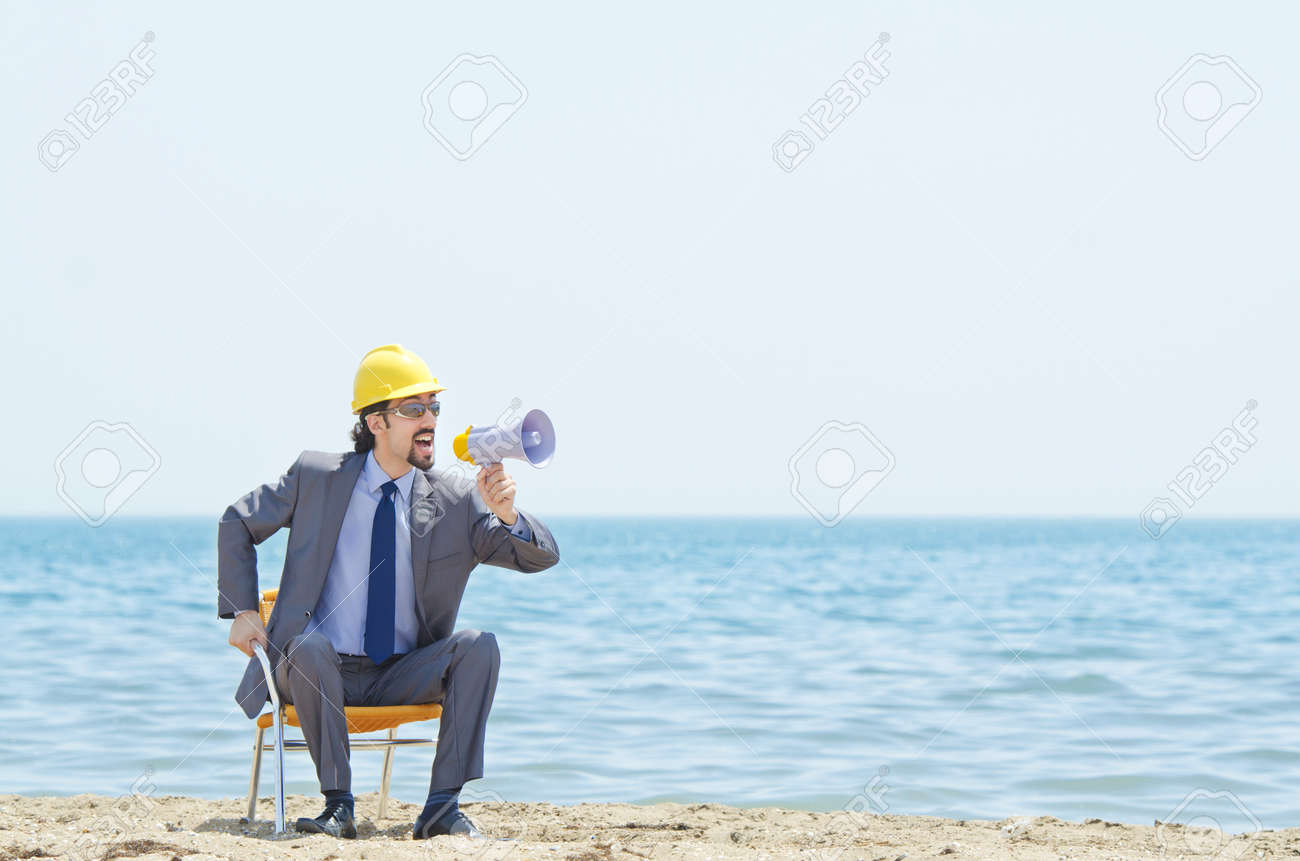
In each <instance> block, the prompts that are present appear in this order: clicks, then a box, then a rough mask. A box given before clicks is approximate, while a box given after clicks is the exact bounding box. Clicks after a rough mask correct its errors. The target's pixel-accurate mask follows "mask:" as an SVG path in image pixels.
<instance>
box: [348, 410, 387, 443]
mask: <svg viewBox="0 0 1300 861" xmlns="http://www.w3.org/2000/svg"><path fill="white" fill-rule="evenodd" d="M386 409H388V401H380V402H379V403H377V404H371V405H370V406H368V407H366V408H364V409H363V410H361V415H359V416H357V419H358V421H357V424H356V426H355V427H353V428H352V448H353V450H354V451H355V452H356V453H357V454H365V453H366V452H368V451H370V450H371V449H372V448H374V447H375V435H374V434H373V433H371V432H370V425H368V424H366V416H369V415H374V414H375V413H377V412H379V411H380V410H386ZM384 427H388V416H384Z"/></svg>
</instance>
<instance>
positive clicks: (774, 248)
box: [0, 2, 1300, 525]
mask: <svg viewBox="0 0 1300 861" xmlns="http://www.w3.org/2000/svg"><path fill="white" fill-rule="evenodd" d="M0 14H2V15H3V16H4V28H3V38H4V40H5V46H4V47H5V50H4V51H3V60H0V62H3V63H5V64H6V66H7V69H6V74H5V75H4V81H3V84H2V85H0V86H3V91H4V103H5V104H6V106H7V113H8V117H7V120H6V122H5V123H4V130H3V132H2V133H0V135H2V137H0V140H2V141H3V144H2V145H3V152H2V156H3V168H0V169H2V170H3V174H4V183H3V185H4V190H5V196H6V204H7V205H6V206H5V207H4V208H3V211H2V213H0V218H3V219H4V225H3V230H2V231H0V242H3V254H2V255H0V259H3V265H4V267H5V278H4V282H5V296H6V297H7V300H6V301H7V304H8V309H7V310H8V313H7V314H5V315H4V318H3V323H0V325H3V327H4V330H3V338H2V339H0V350H3V358H4V364H5V366H6V367H7V368H8V369H9V370H8V373H9V376H10V379H11V385H10V392H11V399H10V408H9V411H8V415H9V416H10V418H9V419H8V420H7V421H5V422H4V423H3V425H0V445H2V446H3V447H4V449H5V450H7V451H9V452H11V453H12V454H11V458H10V465H9V466H8V467H7V469H6V475H7V477H8V479H9V480H7V481H5V482H3V484H2V485H0V514H9V515H26V514H49V515H61V516H70V517H71V516H82V517H83V519H87V520H88V521H89V520H95V519H99V518H101V517H106V516H109V515H113V514H121V515H124V516H130V515H163V514H166V515H171V514H177V515H182V514H183V515H200V516H211V517H213V518H214V519H215V518H217V517H218V516H220V514H221V512H222V510H223V509H224V508H225V507H226V506H227V505H228V504H229V503H230V502H232V501H233V500H234V499H236V498H237V497H239V496H240V495H242V494H244V493H246V492H247V491H249V490H251V489H252V488H254V487H256V486H257V485H259V484H261V483H263V482H269V481H274V480H275V479H276V478H277V477H278V476H279V475H280V474H281V473H282V472H283V471H284V470H285V469H286V468H287V467H288V466H289V464H291V463H292V462H293V461H294V459H295V458H296V457H297V456H298V454H299V453H300V452H301V451H302V450H304V449H317V450H326V451H342V450H346V449H348V448H350V442H349V440H348V436H347V433H348V430H349V428H350V426H351V423H352V420H353V419H352V416H351V415H350V406H349V404H350V401H351V396H352V393H351V386H352V380H353V375H354V373H355V371H356V367H357V364H358V362H359V360H360V358H361V356H362V355H364V354H365V352H366V351H368V350H369V349H371V348H373V347H376V346H379V345H381V344H388V343H400V344H402V345H404V346H406V347H408V348H411V349H413V350H415V351H416V352H418V353H419V354H420V355H421V356H423V357H424V359H425V360H426V361H427V362H428V363H429V365H430V366H431V367H432V369H433V371H434V373H435V374H436V375H437V377H438V379H439V380H440V381H441V382H442V383H443V384H444V385H446V386H447V387H448V388H447V391H445V392H444V393H443V394H442V395H441V396H440V397H441V399H442V401H443V403H444V409H443V413H442V417H441V418H440V427H439V434H438V438H437V442H436V458H437V461H436V462H437V463H438V464H440V465H442V464H446V463H447V462H449V461H450V460H451V459H452V453H451V437H452V436H453V435H454V434H455V433H457V432H459V431H460V430H463V429H464V428H465V427H466V426H468V425H471V424H490V423H491V422H492V421H494V420H495V419H496V417H497V416H499V415H501V414H502V412H503V411H504V410H506V409H507V407H508V406H509V405H510V403H511V402H512V400H514V399H518V401H519V402H520V403H521V404H522V406H523V408H524V409H532V408H541V409H544V410H545V411H546V412H547V413H548V414H549V415H550V417H551V418H552V420H553V422H554V424H555V427H556V434H557V450H556V455H555V458H554V460H553V461H552V462H551V463H550V464H549V465H548V466H546V467H545V468H544V469H535V468H533V467H531V466H528V465H526V464H523V463H519V462H511V463H509V464H508V470H509V472H510V473H511V474H512V475H513V476H514V477H515V479H516V481H517V484H518V488H519V489H518V498H517V503H518V505H519V506H520V507H521V508H524V509H527V510H529V511H531V512H535V513H537V514H539V515H541V516H545V515H547V514H555V515H580V514H611V515H643V514H657V515H672V514H679V515H765V516H766V515H772V516H792V517H794V516H815V517H818V518H819V519H822V520H823V522H826V523H827V525H833V522H838V521H839V520H841V519H843V518H845V517H852V518H864V517H890V516H913V515H990V516H992V515H1026V516H1075V515H1086V516H1116V517H1134V518H1136V517H1138V516H1139V515H1140V513H1141V512H1143V511H1144V510H1146V509H1147V507H1149V505H1150V504H1151V503H1152V501H1153V500H1155V499H1159V498H1167V499H1170V500H1173V501H1174V502H1175V503H1176V504H1179V505H1180V507H1181V508H1182V509H1183V510H1184V513H1191V514H1194V516H1197V517H1210V516H1215V517H1217V516H1295V515H1297V514H1300V503H1297V500H1296V494H1295V486H1296V482H1295V478H1296V476H1297V475H1298V474H1300V455H1297V447H1296V446H1295V440H1296V439H1297V438H1300V408H1298V407H1297V400H1296V397H1295V384H1294V381H1293V379H1292V376H1293V374H1294V373H1295V370H1296V366H1297V361H1296V360H1297V357H1298V353H1297V344H1296V336H1295V334H1294V333H1295V326H1296V319H1297V316H1298V315H1300V299H1297V277H1296V262H1295V255H1294V253H1293V252H1288V251H1287V250H1286V249H1287V248H1294V242H1295V239H1294V234H1295V200H1296V196H1297V195H1296V192H1297V185H1300V182H1298V179H1300V174H1298V171H1297V163H1298V161H1297V159H1296V151H1297V150H1296V142H1297V140H1300V97H1298V96H1297V90H1296V87H1297V85H1298V83H1300V55H1297V53H1296V51H1295V49H1294V39H1293V33H1294V30H1295V26H1294V25H1295V24H1296V23H1297V20H1296V19H1297V17H1300V16H1298V14H1297V12H1296V11H1295V10H1294V9H1292V8H1290V7H1288V6H1285V5H1283V6H1276V5H1275V6H1266V5H1263V4H1234V5H1233V6H1232V7H1231V8H1228V7H1224V6H1222V5H1210V4H1198V3H1153V4H1139V5H1137V6H1134V5H1133V4H1121V3H1091V4H1076V5H1075V6H1074V7H1071V8H1064V7H1062V6H1060V5H1059V4H1029V3H1023V4H978V7H976V6H975V5H973V4H972V5H965V4H963V5H962V6H960V7H950V6H947V5H942V4H927V3H901V2H898V3H826V4H817V5H816V6H815V7H813V8H801V7H798V6H796V5H788V4H770V5H764V4H741V3H721V4H707V5H701V4H686V3H656V4H651V5H642V6H636V7H626V6H617V7H616V6H610V5H608V4H595V3H593V4H586V5H582V6H573V7H570V8H567V9H564V10H561V9H556V8H553V7H551V6H547V5H539V4H517V5H503V6H492V7H491V8H488V7H484V6H480V5H479V4H436V5H435V4H402V5H395V6H384V7H378V8H366V9H364V10H360V9H358V8H355V7H339V8H338V9H337V10H325V9H323V8H322V7H320V6H318V5H308V4H285V5H280V4H275V5H272V6H266V5H258V6H252V5H249V6H246V7H243V10H242V11H241V9H240V7H238V6H229V5H223V6H222V7H221V9H220V14H219V15H218V14H214V10H212V9H206V8H188V7H183V6H180V5H177V4H165V3H130V2H128V3H121V4H112V5H111V7H101V8H95V9H84V8H80V7H79V6H77V5H74V4H68V3H46V2H41V3H35V2H15V3H6V4H5V7H4V10H3V12H0ZM1198 57H1199V58H1200V59H1198ZM848 78H853V79H854V80H855V81H856V83H857V88H855V87H854V86H853V85H852V83H846V79H848ZM106 79H108V80H110V83H109V84H104V83H102V82H104V81H105V80H106ZM113 82H116V83H113ZM1161 92H1163V93H1164V102H1163V103H1164V104H1165V106H1166V107H1165V110H1164V112H1163V118H1162V116H1161V111H1160V110H1159V109H1158V104H1159V103H1160V102H1159V101H1158V98H1157V94H1158V93H1161ZM828 94H829V96H828ZM426 105H429V107H428V108H427V109H426ZM801 117H802V119H801ZM791 131H793V132H798V133H799V134H800V135H802V138H800V137H799V136H798V135H795V136H794V137H793V138H790V139H786V137H785V136H786V135H787V132H791ZM51 136H52V137H51ZM791 140H792V141H793V142H794V143H793V144H792V147H793V149H785V148H784V147H785V144H787V143H790V142H791ZM809 145H811V147H812V149H811V150H808V149H807V147H808V146H809ZM774 146H775V149H774ZM796 158H797V159H798V160H797V163H795V159H796ZM1234 422H1237V425H1238V427H1237V428H1236V429H1235V431H1233V430H1232V429H1233V423H1234ZM1225 432H1226V433H1228V436H1227V437H1224V436H1223V434H1224V433H1225ZM1233 433H1235V434H1236V435H1235V436H1234V435H1233ZM1243 434H1244V435H1243ZM1216 440H1220V441H1221V442H1220V445H1219V447H1218V448H1215V441H1216ZM1225 440H1226V441H1227V442H1224V441H1225ZM1233 441H1235V443H1236V444H1235V445H1230V444H1228V443H1229V442H1233ZM1207 452H1208V453H1207ZM1216 454H1217V456H1218V457H1219V459H1218V460H1216V459H1215V458H1216ZM1171 484H1173V485H1174V487H1173V488H1171V487H1170V485H1171ZM832 521H833V522H832Z"/></svg>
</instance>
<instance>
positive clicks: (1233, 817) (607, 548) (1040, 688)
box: [0, 516, 1300, 831]
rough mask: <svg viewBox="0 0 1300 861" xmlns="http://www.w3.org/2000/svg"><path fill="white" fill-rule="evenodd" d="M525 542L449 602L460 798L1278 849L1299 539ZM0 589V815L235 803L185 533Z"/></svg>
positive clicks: (301, 775) (661, 526) (1071, 530)
mask: <svg viewBox="0 0 1300 861" xmlns="http://www.w3.org/2000/svg"><path fill="white" fill-rule="evenodd" d="M546 521H547V524H548V526H549V527H550V528H551V530H552V532H553V534H554V535H555V538H556V541H557V542H558V544H559V547H560V554H561V561H560V562H559V563H558V564H557V565H555V566H554V567H553V568H551V569H549V570H547V571H545V572H542V573H537V574H522V573H518V572H514V571H510V570H506V569H502V568H496V567H491V566H487V565H480V566H478V567H477V568H476V569H475V570H474V572H473V574H472V575H471V578H470V582H469V587H468V589H467V591H466V593H465V596H464V601H463V603H462V605H461V610H460V616H459V621H458V623H457V627H458V628H477V629H480V630H485V631H491V632H493V633H494V634H495V635H496V638H497V641H498V643H499V645H500V648H501V653H502V666H501V674H500V680H499V684H498V688H497V692H496V699H495V703H494V706H493V709H492V713H491V717H490V721H489V725H488V736H487V749H486V774H485V776H484V778H483V779H481V780H477V781H472V782H471V783H470V784H468V785H467V786H466V787H465V790H464V791H463V794H462V799H463V800H467V801H473V800H497V799H502V800H507V801H547V802H551V803H555V804H573V803H577V802H614V801H621V802H633V803H639V804H648V803H654V802H659V801H675V802H683V803H696V802H715V803H722V804H729V805H738V806H744V807H758V806H780V807H789V808H799V809H807V810H817V811H836V810H846V811H857V812H864V811H865V812H876V813H897V814H925V815H934V816H947V817H956V818H979V819H1002V818H1006V817H1012V816H1038V815H1052V816H1056V817H1059V818H1061V819H1067V820H1075V821H1079V820H1083V819H1087V818H1100V819H1104V820H1108V821H1117V822H1128V823H1141V824H1151V823H1152V822H1153V821H1154V820H1160V821H1164V822H1177V821H1184V822H1192V821H1194V820H1195V821H1197V822H1200V823H1202V824H1204V823H1206V822H1209V823H1212V824H1218V825H1220V827H1222V828H1224V829H1225V830H1232V831H1251V830H1258V829H1261V828H1282V827H1290V826H1300V791H1298V790H1297V787H1300V661H1298V657H1300V633H1298V632H1300V626H1298V625H1297V620H1298V619H1300V521H1294V520H1203V519H1201V520H1198V519H1192V518H1183V519H1182V520H1181V521H1179V522H1177V523H1176V524H1173V525H1172V527H1170V528H1168V530H1167V531H1166V532H1165V533H1164V534H1163V535H1161V536H1160V537H1159V538H1158V539H1156V538H1152V537H1151V536H1150V535H1149V534H1148V533H1147V532H1146V531H1144V530H1143V528H1142V526H1141V524H1140V523H1139V522H1138V520H1137V519H1136V518H1133V519H1115V520H1108V519H1070V520H1052V519H981V518H965V519H852V518H851V519H847V520H844V521H841V522H840V523H838V524H837V525H835V526H833V527H826V526H823V525H822V524H821V523H820V522H818V521H816V520H814V519H812V518H810V517H805V518H784V519H778V518H773V519H764V518H655V517H607V518H588V517H582V518H577V517H555V518H547V519H546ZM284 548H285V541H284V534H283V533H282V534H280V535H277V536H275V537H273V538H271V539H270V540H268V541H267V542H266V543H264V544H263V545H261V546H260V547H259V548H258V550H259V567H260V579H261V583H260V585H261V586H262V587H263V588H269V587H271V586H274V585H276V583H277V580H278V578H279V572H280V568H281V565H282V563H283V557H284ZM0 571H3V578H0V615H3V618H4V619H5V620H6V622H5V625H4V631H5V639H6V642H7V644H8V645H7V650H8V652H9V657H8V659H7V660H6V661H5V662H4V675H3V694H0V793H20V794H31V795H38V794H74V793H84V792H93V793H102V794H107V795H114V796H116V795H124V794H127V793H130V792H132V791H133V789H134V791H138V790H139V787H140V786H142V785H145V786H148V787H149V791H150V792H153V793H156V794H158V795H193V796H199V797H204V798H237V797H242V796H244V795H245V794H246V792H247V786H248V779H249V767H250V755H251V748H252V742H253V733H254V730H253V724H252V722H251V721H249V720H248V718H246V717H245V716H244V714H243V713H242V712H241V711H240V710H239V709H238V708H237V707H236V705H235V701H234V690H235V686H236V683H237V682H238V680H239V677H240V674H241V673H242V671H243V669H244V666H245V663H246V658H244V657H243V655H241V654H240V653H238V652H237V651H236V650H234V649H233V648H231V647H230V646H229V645H227V642H226V638H227V635H228V633H229V622H227V621H222V620H220V619H218V617H217V600H216V521H215V518H201V519H196V518H131V517H125V516H119V517H115V518H113V519H111V520H109V521H108V522H107V523H105V524H104V525H102V526H100V527H98V528H91V527H89V526H87V525H85V524H83V523H82V522H81V521H80V520H78V519H75V518H72V517H67V518H24V519H14V518H10V519H4V520H0ZM289 732H290V734H291V737H292V736H293V735H294V734H296V730H290V731H289ZM436 733H437V725H436V724H433V723H430V724H425V725H413V726H408V727H406V728H404V734H407V735H416V736H420V735H424V736H432V735H436ZM432 758H433V748H412V749H406V750H400V751H398V753H397V756H396V760H395V765H394V774H393V783H392V787H393V789H392V791H393V794H394V796H396V797H397V798H399V799H402V800H404V801H411V802H420V801H422V800H423V798H424V795H425V793H426V792H427V790H428V780H429V771H430V764H431V762H432ZM352 760H353V763H354V784H353V789H354V791H355V792H357V793H362V792H371V791H374V790H376V789H377V788H378V786H379V774H380V763H381V760H382V754H380V753H377V752H373V751H355V752H354V753H353V755H352ZM273 774H274V769H273V766H272V761H271V759H270V756H269V755H268V758H267V760H266V764H265V766H264V768H263V772H262V775H263V776H262V783H261V787H260V789H261V794H262V795H264V796H265V795H269V794H270V793H271V791H272V779H273V777H272V776H273ZM287 785H288V789H289V791H290V792H294V793H315V792H317V791H318V789H319V787H318V785H317V784H316V781H315V775H314V771H313V768H312V764H311V761H310V758H309V756H308V755H307V754H306V753H303V752H294V751H290V752H289V753H288V754H287ZM262 812H263V815H269V813H270V811H269V808H267V807H263V808H262Z"/></svg>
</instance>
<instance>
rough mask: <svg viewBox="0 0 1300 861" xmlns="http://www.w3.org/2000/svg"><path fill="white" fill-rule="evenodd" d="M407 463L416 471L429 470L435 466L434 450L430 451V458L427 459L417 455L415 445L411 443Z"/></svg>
mask: <svg viewBox="0 0 1300 861" xmlns="http://www.w3.org/2000/svg"><path fill="white" fill-rule="evenodd" d="M406 462H407V463H409V464H410V465H411V466H413V467H415V468H416V469H420V470H427V469H429V468H430V467H432V466H433V449H432V448H430V449H429V457H428V458H427V459H426V458H425V457H423V456H422V455H419V454H416V453H415V443H411V450H410V451H408V452H407V453H406Z"/></svg>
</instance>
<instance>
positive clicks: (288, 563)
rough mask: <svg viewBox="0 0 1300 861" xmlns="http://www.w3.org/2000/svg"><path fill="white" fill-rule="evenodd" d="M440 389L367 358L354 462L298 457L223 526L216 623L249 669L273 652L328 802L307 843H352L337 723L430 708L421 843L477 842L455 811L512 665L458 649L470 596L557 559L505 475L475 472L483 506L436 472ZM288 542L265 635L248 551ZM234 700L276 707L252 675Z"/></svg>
mask: <svg viewBox="0 0 1300 861" xmlns="http://www.w3.org/2000/svg"><path fill="white" fill-rule="evenodd" d="M445 389H446V387H445V386H441V385H439V384H438V380H437V378H435V377H434V376H433V374H432V373H431V372H430V371H429V367H428V365H426V364H425V363H424V361H423V360H421V359H420V357H419V356H417V355H415V354H414V353H412V352H410V351H409V350H405V349H403V348H402V347H401V346H399V345H397V344H389V345H387V346H384V347H379V348H377V349H374V350H371V351H370V352H369V353H367V354H366V356H365V358H364V359H362V361H361V367H360V368H359V369H358V370H357V375H356V379H355V381H354V389H353V392H354V398H353V402H352V412H353V414H354V415H359V421H358V423H357V425H356V427H355V428H354V429H353V431H352V438H353V442H354V449H355V451H353V452H351V453H347V454H326V453H323V452H311V451H308V452H303V453H302V455H300V456H299V458H298V460H297V461H296V462H295V463H294V464H293V466H291V467H289V471H288V472H286V473H285V474H284V475H283V476H281V478H280V480H279V481H278V482H277V483H275V484H265V485H262V486H261V487H259V488H257V489H256V490H254V491H252V492H251V493H249V494H248V495H247V496H244V497H242V498H241V499H239V500H238V501H236V502H235V503H234V504H233V505H231V506H230V507H229V508H227V509H226V512H225V514H223V515H222V517H221V523H220V526H219V528H218V537H217V544H218V557H217V568H218V575H217V576H218V583H217V586H218V614H219V615H220V617H221V618H223V619H233V620H234V621H233V622H232V623H231V626H230V643H231V645H233V646H235V647H236V648H238V649H239V650H240V651H242V652H244V653H245V654H247V655H249V656H252V654H253V644H254V643H255V642H257V643H261V644H263V646H264V647H266V649H267V654H268V655H269V656H270V658H271V662H272V666H273V668H274V670H275V682H276V688H277V689H278V691H279V694H280V697H281V699H282V700H284V701H286V702H289V703H292V704H293V705H294V707H295V709H296V710H297V712H298V716H299V721H300V723H301V725H302V730H303V735H304V737H305V738H306V740H307V747H308V749H309V750H310V751H311V756H312V760H313V761H314V762H315V764H316V775H317V777H318V778H319V779H320V786H321V792H322V793H323V794H324V796H325V809H324V811H323V812H322V813H321V814H320V815H319V816H317V817H316V818H315V819H305V818H304V819H299V820H298V822H297V825H296V828H297V830H299V831H306V832H323V833H327V834H331V835H334V836H335V837H347V838H352V837H356V825H355V819H354V815H353V800H352V791H351V789H352V785H351V784H352V772H351V768H350V765H349V761H348V755H349V747H348V734H347V723H346V721H345V719H344V713H343V708H344V706H349V705H359V706H360V705H364V706H386V705H407V704H416V703H432V702H437V703H441V704H442V723H441V726H440V731H439V733H438V746H437V752H436V754H435V755H434V760H433V769H432V776H431V780H430V784H429V796H428V799H427V801H426V803H425V807H424V810H423V811H422V812H421V813H420V815H419V817H417V819H416V821H415V825H414V827H413V836H414V837H415V838H417V839H420V838H425V837H432V836H434V835H439V834H463V835H467V836H470V837H482V836H483V835H482V834H481V833H479V831H478V829H477V828H475V826H474V824H473V823H472V822H470V820H469V819H468V818H467V817H466V816H465V814H464V813H463V812H461V811H460V809H459V807H458V806H457V796H458V793H459V792H460V789H461V786H462V785H463V784H464V783H465V782H466V781H469V780H473V779H475V778H478V777H482V776H483V744H484V737H485V732H486V729H487V719H488V712H489V711H490V710H491V708H492V698H493V695H494V694H495V692H496V684H497V673H498V670H499V667H500V661H501V658H500V653H499V651H498V649H497V643H496V639H495V638H494V637H493V635H492V634H490V633H488V632H485V631H473V630H461V631H455V632H454V633H453V629H454V627H455V623H456V615H457V613H458V612H459V610H460V601H461V596H462V595H463V594H464V591H465V585H466V582H467V581H468V579H469V574H470V571H471V570H473V568H474V566H475V565H476V564H477V563H479V562H484V563H486V564H488V565H497V566H500V567H502V568H511V569H514V570H516V571H524V572H535V571H543V570H545V569H547V568H550V567H551V566H552V565H554V564H555V563H556V562H557V561H558V560H559V558H560V557H559V548H558V547H557V546H556V544H555V539H554V537H552V535H551V533H550V531H549V530H548V529H547V528H546V526H545V525H544V524H543V523H542V522H541V521H540V520H538V519H537V518H536V517H535V516H533V515H531V514H528V513H527V512H524V511H521V510H519V509H517V508H515V483H514V481H513V480H512V479H511V478H510V476H509V475H508V474H507V473H506V472H505V470H504V468H503V467H502V465H501V464H500V463H495V464H491V465H489V466H486V467H483V468H481V469H480V470H479V473H478V479H477V485H478V486H477V492H470V491H468V490H467V489H464V488H459V487H457V486H456V485H454V484H453V482H451V481H450V480H449V479H448V476H446V475H445V473H444V472H443V470H440V469H433V468H432V467H433V438H434V433H435V431H436V429H437V424H438V422H437V417H438V413H439V411H440V409H441V406H440V404H439V402H438V400H437V394H438V393H439V392H441V391H444V390H445ZM286 526H287V527H289V542H288V548H287V551H286V553H285V562H284V571H283V573H282V574H281V576H280V591H279V594H278V597H277V600H276V602H275V609H274V610H273V611H272V612H271V616H270V619H269V620H268V624H267V626H266V627H265V628H263V626H262V623H261V620H260V618H259V617H258V614H257V607H258V583H257V551H256V550H255V545H257V544H260V543H261V542H263V541H265V540H266V539H267V538H269V537H270V536H271V535H273V534H274V533H275V532H277V531H278V530H280V529H281V528H283V527H286ZM235 698H236V700H237V701H238V702H239V703H240V705H241V706H242V707H243V709H244V712H245V713H246V714H247V715H248V716H249V717H250V718H253V717H256V716H257V714H258V713H259V712H260V711H261V710H262V706H263V704H264V703H265V702H266V701H267V699H268V692H267V689H266V680H265V676H264V674H263V673H262V670H261V667H260V665H259V663H258V661H257V660H256V659H254V660H252V661H250V662H249V664H248V668H247V669H246V671H245V672H244V677H243V681H242V682H241V683H240V685H239V689H238V691H237V692H236V694H235Z"/></svg>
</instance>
